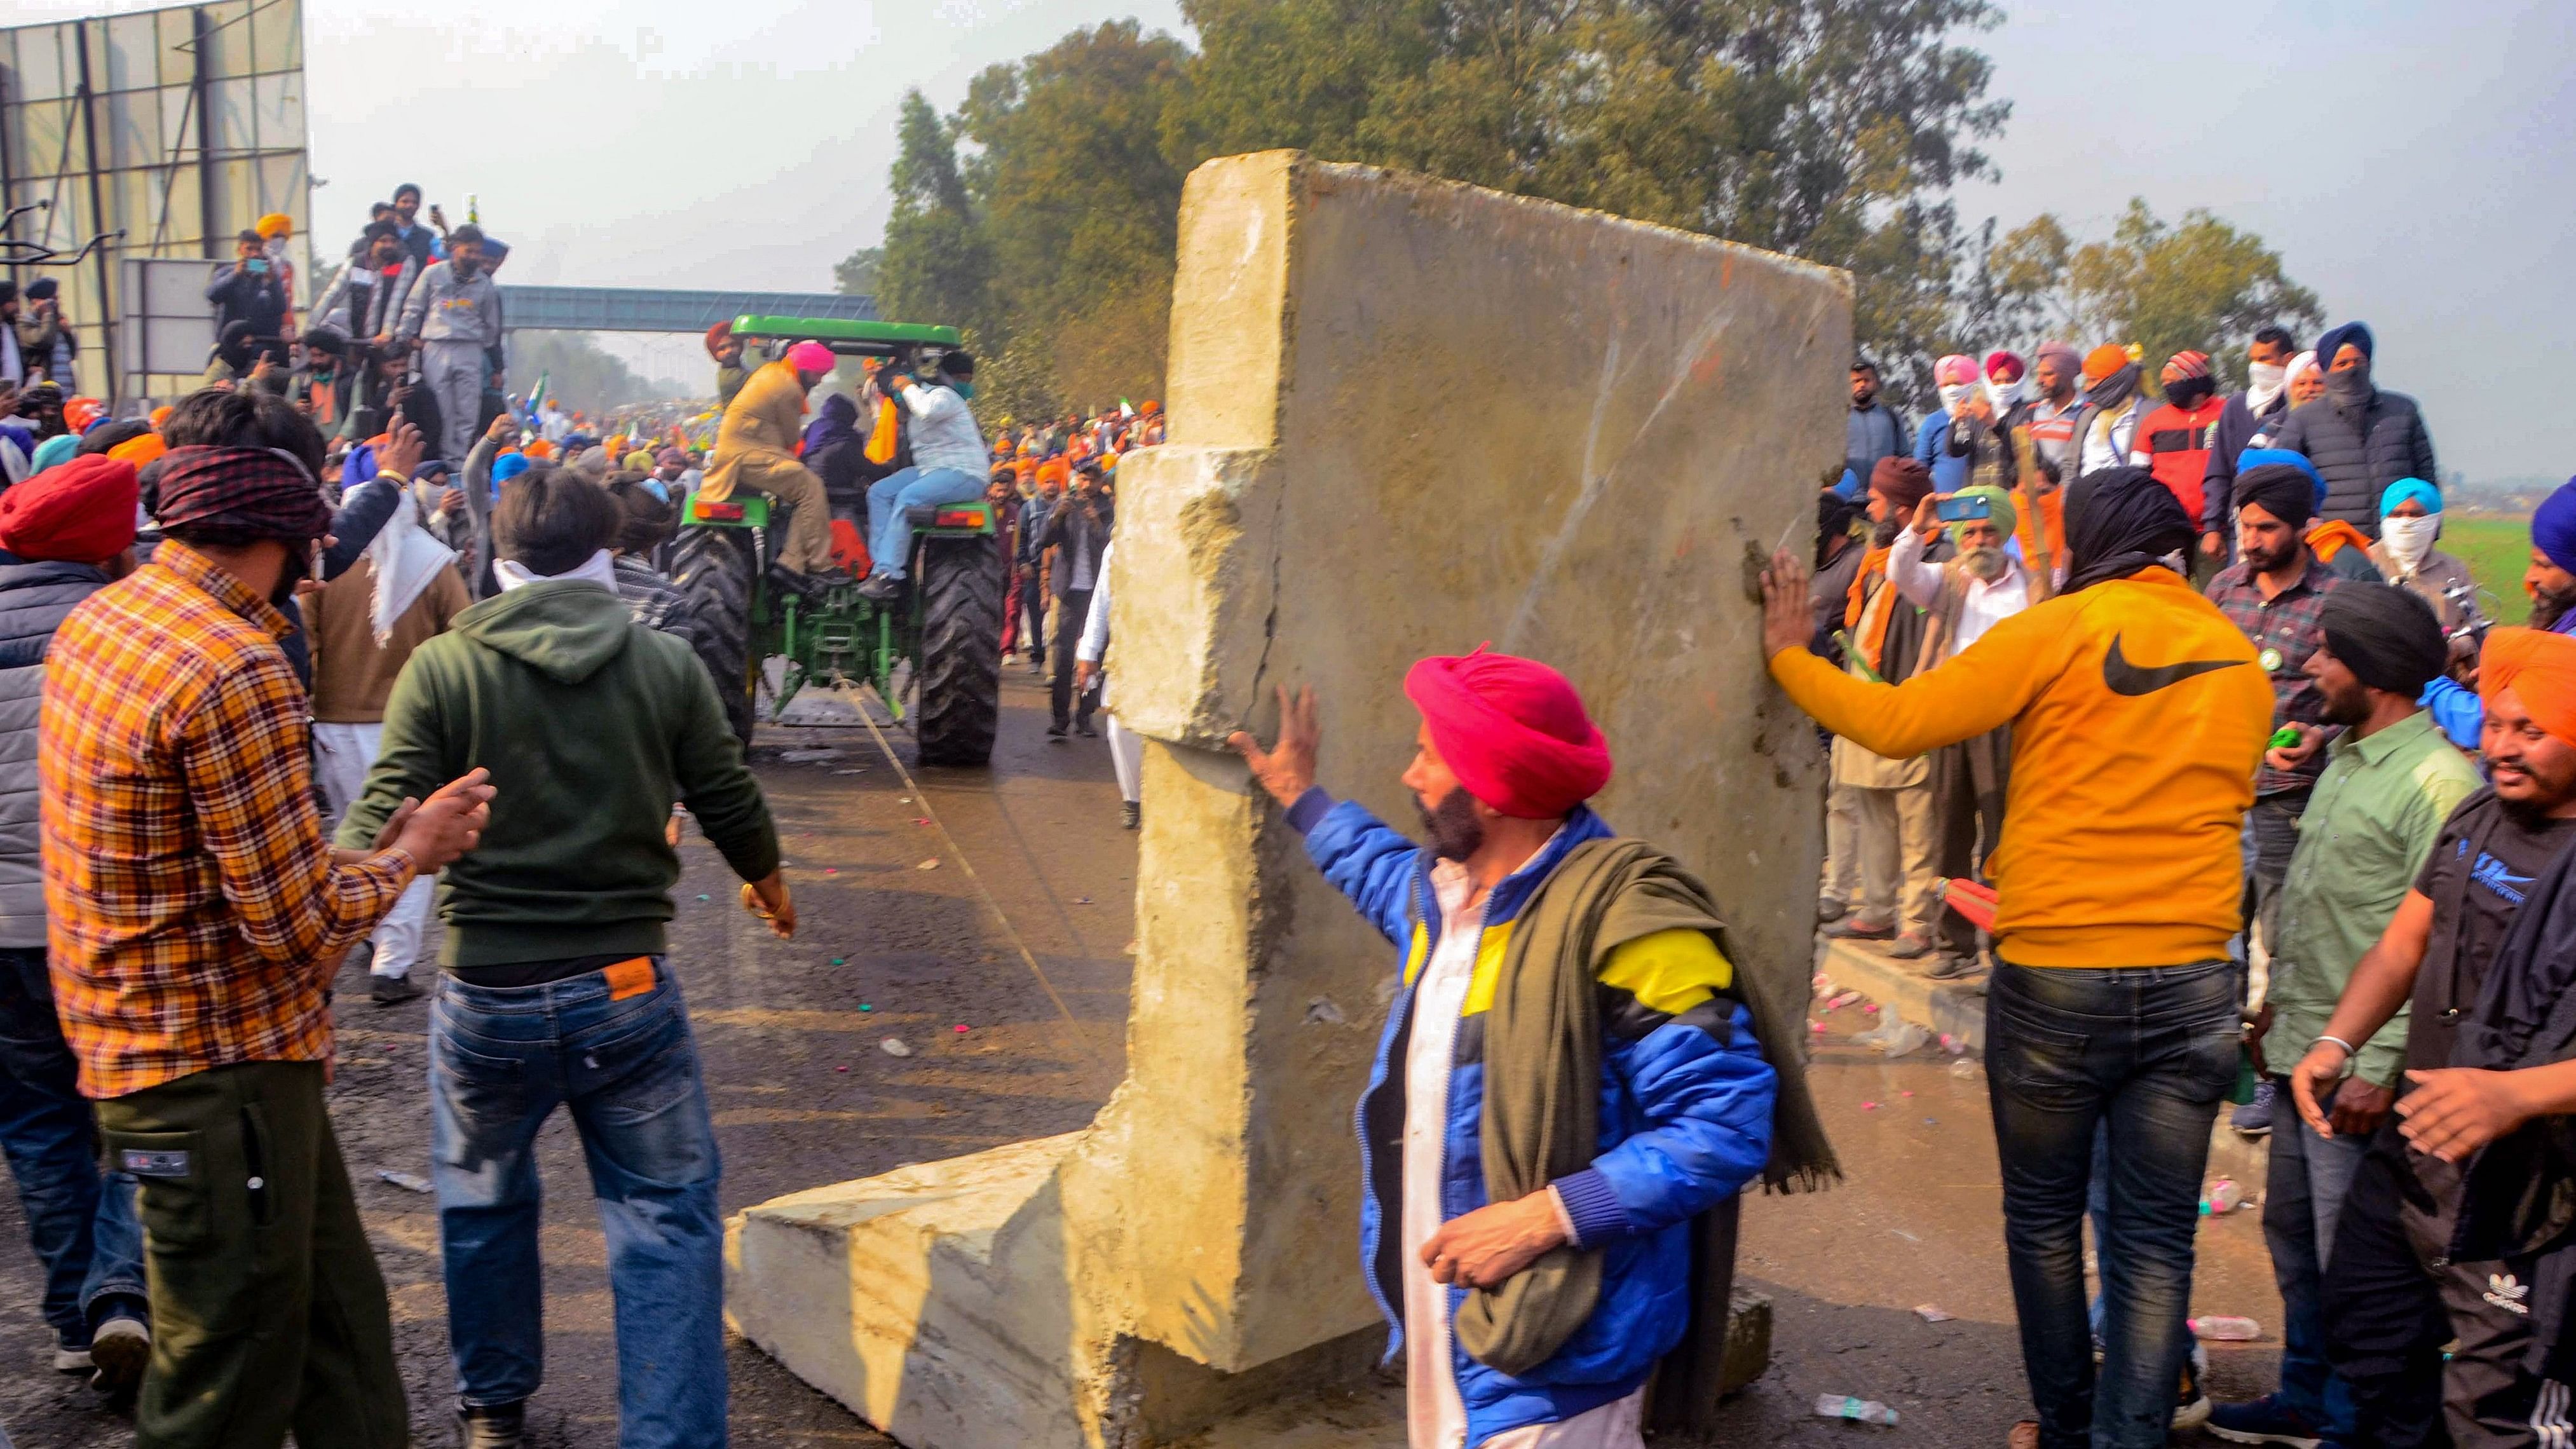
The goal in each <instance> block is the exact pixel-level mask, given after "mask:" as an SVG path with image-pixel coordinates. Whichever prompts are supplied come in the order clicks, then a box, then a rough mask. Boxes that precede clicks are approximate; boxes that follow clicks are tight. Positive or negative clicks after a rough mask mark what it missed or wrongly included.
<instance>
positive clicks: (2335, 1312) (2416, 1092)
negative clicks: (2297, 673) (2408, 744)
mask: <svg viewBox="0 0 2576 1449" xmlns="http://www.w3.org/2000/svg"><path fill="white" fill-rule="evenodd" d="M2478 693H2479V694H2480V696H2481V697H2482V699H2483V702H2484V704H2485V707H2486V728H2485V732H2484V734H2483V736H2482V746H2481V754H2482V755H2483V756H2484V758H2485V761H2486V766H2487V775H2488V783H2489V788H2488V789H2486V790H2482V791H2480V792H2478V793H2477V794H2475V795H2472V796H2470V797H2469V798H2468V799H2467V800H2465V801H2463V802H2462V803H2461V805H2460V807H2459V808H2458V809H2456V810H2454V811H2452V812H2451V815H2450V818H2449V819H2447V820H2445V821H2444V822H2443V824H2442V831H2441V834H2440V835H2439V836H2438V837H2436V838H2435V840H2434V842H2433V848H2432V850H2431V851H2430V852H2429V853H2428V854H2427V856H2426V857H2425V861H2424V867H2423V870H2422V872H2421V874H2419V875H2418V876H2417V877H2416V880H2415V887H2414V889H2413V890H2411V891H2409V892H2408V893H2407V895H2406V898H2405V900H2404V902H2403V903H2402V904H2400V905H2399V906H2398V908H2397V914H2396V916H2395V918H2394V919H2392V920H2391V921H2390V922H2389V924H2388V928H2387V930H2386V931H2384V932H2383V933H2381V935H2380V937H2379V941H2378V943H2377V944H2376V945H2374V946H2372V947H2371V948H2370V950H2369V952H2368V953H2367V954H2365V955H2364V956H2363V957H2362V958H2361V961H2360V964H2358V965H2356V966H2355V967H2354V968H2353V973H2352V979H2351V981H2350V982H2349V983H2348V984H2347V985H2346V986H2345V987H2344V991H2343V995H2342V997H2341V998H2340V999H2339V1000H2338V1001H2337V1002H2336V1003H2335V1009H2334V1014H2333V1016H2331V1017H2330V1018H2328V1020H2327V1022H2326V1026H2325V1030H2324V1031H2323V1032H2321V1033H2319V1034H2318V1035H2317V1036H2316V1038H2315V1041H2314V1043H2313V1045H2309V1046H2308V1047H2307V1049H2306V1055H2305V1056H2304V1057H2302V1058H2301V1059H2300V1060H2299V1063H2298V1065H2297V1067H2296V1068H2295V1069H2294V1070H2293V1071H2292V1072H2291V1074H2290V1094H2291V1096H2292V1098H2293V1099H2294V1100H2295V1101H2296V1102H2297V1103H2298V1108H2299V1115H2300V1117H2301V1118H2303V1119H2304V1120H2305V1121H2306V1123H2307V1125H2308V1126H2309V1127H2310V1128H2311V1129H2313V1130H2314V1131H2316V1132H2318V1133H2321V1134H2330V1133H2331V1132H2332V1131H2333V1125H2332V1122H2331V1120H2330V1114H2331V1113H2332V1112H2333V1110H2334V1102H2335V1095H2336V1091H2337V1089H2338V1088H2339V1087H2341V1086H2342V1084H2343V1081H2344V1079H2345V1078H2346V1077H2347V1076H2348V1075H2349V1073H2350V1071H2351V1062H2352V1057H2353V1046H2354V1044H2356V1043H2361V1042H2367V1041H2369V1040H2370V1038H2371V1036H2372V1034H2374V1033H2376V1032H2377V1031H2378V1030H2379V1029H2380V1028H2381V1027H2383V1026H2385V1025H2387V1024H2388V1023H2389V1021H2390V1020H2391V1019H2392V1018H2393V1017H2395V1016H2396V1014H2397V1013H2398V1011H2399V1010H2400V1009H2401V1008H2409V1007H2411V1011H2410V1012H2409V1015H2410V1017H2411V1021H2410V1023H2409V1026H2408V1030H2407V1037H2406V1085H2405V1087H2404V1095H2403V1096H2401V1097H2400V1098H2399V1099H2398V1103H2397V1114H2398V1123H2397V1126H2396V1130H2395V1131H2394V1132H2393V1133H2390V1132H2387V1131H2385V1130H2383V1133H2382V1135H2381V1136H2380V1137H2379V1138H2378V1139H2377V1141H2376V1142H2375V1143H2374V1144H2373V1146H2372V1148H2371V1150H2370V1152H2369V1154H2368V1155H2366V1156H2365V1157H2363V1158H2362V1160H2361V1166H2360V1168H2359V1170H2358V1171H2357V1172H2356V1173H2355V1175H2354V1177H2353V1181H2352V1185H2351V1187H2350V1188H2349V1189H2348V1190H2347V1191H2346V1194H2345V1197H2344V1205H2343V1212H2342V1213H2341V1214H2340V1215H2339V1217H2338V1218H2337V1219H2336V1228H2335V1238H2334V1269H2333V1272H2331V1273H2329V1274H2327V1275H2326V1279H2325V1314H2324V1317H2325V1337H2326V1344H2325V1347H2326V1351H2327V1356H2328V1358H2329V1359H2330V1360H2331V1361H2332V1362H2333V1363H2334V1364H2335V1367H2336V1372H2337V1374H2338V1375H2339V1376H2340V1377H2341V1378H2342V1379H2343V1380H2344V1382H2345V1383H2346V1384H2347V1385H2348V1386H2349V1387H2350V1389H2351V1391H2352V1396H2353V1400H2354V1403H2355V1405H2356V1408H2357V1410H2358V1415H2359V1417H2358V1424H2359V1433H2358V1434H2357V1435H2356V1436H2355V1442H2361V1443H2372V1444H2408V1443H2413V1444H2423V1443H2439V1442H2442V1438H2443V1434H2442V1426H2443V1401H2444V1400H2445V1399H2446V1398H2447V1399H2449V1400H2451V1401H2452V1402H2454V1403H2458V1404H2474V1405H2476V1413H2477V1422H2478V1423H2480V1424H2481V1425H2486V1424H2497V1423H2511V1424H2523V1423H2527V1422H2530V1421H2531V1419H2532V1416H2533V1414H2534V1412H2535V1409H2536V1408H2537V1406H2538V1404H2539V1402H2540V1394H2541V1390H2542V1388H2543V1384H2542V1381H2541V1379H2540V1377H2539V1376H2538V1375H2537V1374H2535V1373H2533V1372H2532V1370H2531V1368H2530V1367H2529V1365H2530V1364H2531V1363H2532V1362H2533V1361H2534V1359H2533V1357H2532V1355H2533V1352H2534V1345H2533V1342H2532V1334H2533V1328H2534V1325H2535V1323H2537V1322H2540V1321H2542V1315H2544V1314H2547V1313H2549V1312H2551V1311H2552V1310H2553V1307H2554V1305H2552V1304H2551V1303H2549V1302H2548V1301H2546V1300H2545V1299H2544V1300H2543V1301H2541V1302H2536V1303H2535V1302H2530V1301H2527V1300H2528V1298H2529V1295H2530V1293H2531V1292H2532V1287H2531V1285H2533V1284H2534V1283H2535V1282H2546V1281H2548V1280H2547V1279H2546V1277H2545V1274H2542V1273H2535V1272H2534V1271H2533V1264H2532V1263H2530V1262H2529V1261H2528V1260H2527V1259H2521V1260H2517V1259H2515V1258H2513V1257H2510V1256H2508V1254H2509V1253H2510V1251H2512V1250H2511V1249H2509V1248H2507V1247H2505V1246H2502V1245H2489V1246H2484V1247H2479V1248H2478V1249H2477V1250H2476V1251H2472V1252H2464V1253H2460V1254H2458V1256H2459V1259H2460V1261H2458V1262H2453V1261H2452V1256H2453V1248H2452V1245H2453V1242H2454V1226H2453V1225H2454V1223H2455V1221H2457V1222H2458V1223H2459V1231H2460V1232H2461V1233H2462V1234H2463V1235H2464V1236H2471V1237H2473V1236H2474V1234H2473V1233H2472V1232H2471V1229H2473V1228H2474V1227H2475V1226H2476V1224H2475V1223H2474V1222H2470V1221H2460V1220H2463V1219H2484V1220H2487V1221H2489V1222H2493V1221H2495V1220H2497V1219H2499V1218H2509V1217H2511V1216H2512V1214H2513V1211H2514V1202H2515V1200H2517V1199H2519V1198H2523V1197H2528V1196H2531V1195H2532V1194H2533V1193H2534V1192H2537V1194H2538V1197H2537V1200H2539V1201H2544V1202H2545V1201H2549V1200H2550V1191H2551V1190H2550V1186H2549V1184H2548V1183H2547V1182H2546V1181H2543V1180H2540V1179H2539V1178H2538V1177H2537V1176H2536V1173H2537V1169H2536V1168H2535V1167H2534V1166H2533V1162H2534V1159H2532V1158H2530V1157H2528V1156H2517V1155H2516V1154H2513V1153H2507V1154H2506V1159H2507V1160H2509V1161H2514V1162H2519V1163H2520V1164H2521V1166H2520V1168H2519V1172H2520V1180H2519V1181H2518V1182H2515V1183H2513V1184H2512V1185H2511V1186H2509V1187H2503V1186H2498V1185H2495V1184H2487V1185H2486V1187H2487V1188H2488V1189H2489V1190H2486V1191H2479V1190H2476V1185H2475V1178H2474V1177H2464V1176H2463V1173H2462V1171H2461V1166H2460V1164H2461V1163H2462V1162H2463V1161H2464V1160H2465V1159H2467V1158H2468V1157H2469V1155H2470V1154H2471V1153H2473V1152H2475V1151H2476V1150H2477V1149H2479V1148H2481V1147H2484V1146H2486V1145H2487V1144H2489V1143H2490V1142H2493V1141H2495V1140H2496V1139H2497V1138H2499V1137H2502V1136H2504V1135H2506V1134H2507V1133H2510V1132H2512V1131H2514V1129H2515V1128H2516V1127H2518V1126H2519V1125H2520V1124H2521V1123H2522V1122H2523V1121H2525V1120H2527V1119H2528V1118H2529V1117H2531V1116H2533V1115H2535V1114H2536V1112H2537V1113H2553V1114H2554V1113H2565V1112H2568V1111H2570V1110H2571V1107H2576V1102H2569V1103H2556V1102H2553V1101H2552V1099H2551V1094H2550V1093H2549V1092H2548V1091H2546V1090H2542V1091H2535V1090H2532V1087H2533V1082H2534V1079H2541V1078H2547V1077H2550V1076H2552V1074H2555V1075H2556V1076H2557V1077H2558V1078H2559V1080H2560V1084H2561V1085H2562V1086H2563V1085H2565V1083H2566V1080H2567V1078H2568V1076H2569V1069H2568V1068H2567V1067H2566V1066H2565V1063H2564V1061H2563V1059H2562V1060H2560V1061H2559V1063H2558V1065H2554V1066H2547V1067H2542V1068H2540V1069H2538V1070H2531V1071H2505V1070H2497V1068H2499V1067H2505V1066H2511V1065H2514V1064H2515V1063H2513V1062H2509V1061H2501V1060H2498V1059H2497V1057H2496V1055H2495V1053H2496V1049H2497V1046H2498V1043H2499V1041H2500V1039H2501V1034H2500V1033H2499V1031H2498V1030H2497V1027H2498V1025H2499V1022H2500V1021H2503V1020H2505V1019H2506V1018H2509V1017H2510V1015H2511V1013H2510V1011H2509V1010H2508V1011H2503V1012H2501V1013H2499V1012H2498V1007H2499V1005H2500V1004H2502V1005H2507V1006H2509V1004H2510V1002H2511V1001H2512V1000H2513V999H2514V998H2515V996H2516V990H2515V988H2516V987H2517V985H2518V984H2528V983H2527V982H2518V981H2517V978H2523V977H2530V976H2531V975H2532V968H2533V967H2534V965H2535V964H2540V965H2545V964H2547V960H2548V955H2547V953H2546V952H2543V953H2542V959H2541V960H2540V961H2539V962H2537V963H2535V962H2534V961H2532V960H2530V959H2525V958H2528V957H2529V956H2530V955H2531V953H2532V951H2533V948H2534V947H2536V946H2547V945H2549V943H2550V939H2551V938H2552V932H2551V927H2550V925H2549V924H2548V923H2547V922H2546V921H2545V920H2541V921H2525V920H2523V919H2522V917H2523V916H2524V915H2525V914H2528V913H2532V912H2540V913H2544V915H2546V914H2548V913H2551V912H2552V911H2553V909H2561V910H2563V906H2562V905H2561V902H2563V901H2564V900H2565V899H2566V896H2565V893H2564V892H2563V890H2561V889H2560V887H2561V885H2562V884H2563V881H2564V873H2563V872H2561V871H2559V870H2557V869H2556V868H2555V867H2554V864H2553V863H2554V862H2555V861H2557V860H2558V858H2559V857H2561V856H2563V855H2565V854H2566V851H2567V847H2568V846H2569V845H2570V844H2576V638H2570V637H2567V636H2565V635H2559V634H2550V633H2544V632H2542V631H2540V630H2537V629H2496V630H2492V631H2490V632H2489V633H2488V635H2487V638H2486V646H2485V649H2484V651H2483V653H2482V655H2481V658H2480V661H2479V667H2478ZM2532 927H2538V928H2539V930H2538V931H2537V932H2534V931H2532V930H2531V929H2530V928H2532ZM2559 929H2560V931H2562V932H2563V929H2564V928H2563V927H2562V928H2559ZM2514 943H2521V947H2520V950H2521V955H2520V956H2518V955H2517V951H2516V947H2515V944H2514ZM2428 964H2429V968H2430V969H2426V968H2427V966H2428ZM2525 994H2527V993H2525ZM2482 1018H2483V1019H2482ZM2298 1049H2299V1048H2298V1046H2297V1045H2295V1044H2293V1043H2289V1042H2281V1043H2277V1044H2275V1046H2274V1060H2276V1061H2277V1060H2280V1059H2282V1057H2284V1056H2286V1054H2287V1053H2288V1052H2291V1051H2296V1050H2298ZM2541 1085H2542V1086H2543V1087H2546V1086H2547V1085H2548V1084H2547V1083H2546V1082H2543V1083H2542V1084H2541ZM2535 1109H2536V1111H2535ZM2489 1155H2490V1156H2493V1155H2494V1154H2489ZM2558 1191H2559V1194H2560V1197H2561V1198H2562V1199H2563V1196H2564V1189H2563V1188H2560V1189H2558ZM2499 1258H2502V1259H2503V1260H2504V1261H2496V1260H2497V1259H2499ZM2549 1321H2553V1322H2554V1321H2555V1320H2549ZM2453 1340H2456V1345H2457V1346H2456V1348H2455V1350H2454V1351H2453V1352H2452V1353H2450V1354H2449V1355H2447V1356H2446V1355H2445V1354H2444V1353H2443V1352H2442V1350H2443V1347H2444V1345H2445V1344H2446V1343H2449V1342H2451V1341H2453ZM2482 1442H2483V1440H2482ZM2497 1442H2502V1441H2501V1440H2498V1441H2497Z"/></svg>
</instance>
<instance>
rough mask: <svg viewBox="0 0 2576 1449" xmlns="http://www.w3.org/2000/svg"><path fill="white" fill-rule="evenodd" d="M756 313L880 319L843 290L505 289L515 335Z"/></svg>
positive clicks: (506, 313)
mask: <svg viewBox="0 0 2576 1449" xmlns="http://www.w3.org/2000/svg"><path fill="white" fill-rule="evenodd" d="M752 313H757V314H760V315H763V316H769V317H830V318H835V319H838V320H842V321H849V322H874V321H876V320H877V299H876V298H874V297H870V296H852V295H850V294H848V293H845V292H750V291H712V292H700V291H684V290H680V289H676V288H670V287H520V286H504V287H502V288H501V322H502V326H503V328H504V329H505V330H507V331H511V332H538V331H554V332H704V331H706V330H707V329H708V328H710V327H713V326H714V325H715V324H717V323H719V322H730V321H732V320H733V319H734V318H736V317H740V316H744V315H746V314H752Z"/></svg>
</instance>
